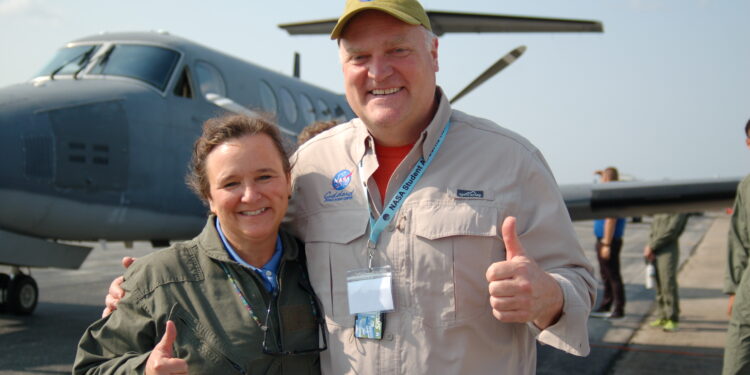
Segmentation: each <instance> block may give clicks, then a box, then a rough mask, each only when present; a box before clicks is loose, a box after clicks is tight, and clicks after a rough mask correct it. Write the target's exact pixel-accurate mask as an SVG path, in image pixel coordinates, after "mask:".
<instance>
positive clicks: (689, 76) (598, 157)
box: [0, 0, 750, 184]
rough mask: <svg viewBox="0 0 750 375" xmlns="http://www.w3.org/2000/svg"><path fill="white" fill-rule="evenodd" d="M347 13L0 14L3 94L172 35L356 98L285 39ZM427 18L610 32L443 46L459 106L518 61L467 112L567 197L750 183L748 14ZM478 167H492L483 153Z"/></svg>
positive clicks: (141, 4) (334, 4)
mask: <svg viewBox="0 0 750 375" xmlns="http://www.w3.org/2000/svg"><path fill="white" fill-rule="evenodd" d="M343 4H344V3H343V1H342V0H325V1H317V2H309V1H302V0H287V1H258V0H224V1H213V2H208V1H204V0H150V1H144V0H130V1H127V2H124V1H110V0H66V1H59V0H0V46H2V56H1V57H0V87H4V86H7V85H10V84H13V83H19V82H23V81H25V80H28V79H30V78H32V77H33V76H34V74H35V73H36V72H37V71H38V70H39V69H41V68H42V67H43V66H44V65H45V64H46V63H47V61H48V60H49V59H50V58H51V57H52V56H53V55H54V53H55V51H56V50H57V49H58V48H60V47H62V46H63V45H64V44H65V43H66V42H68V41H71V40H74V39H77V38H80V37H84V36H88V35H92V34H97V33H99V32H104V31H148V30H166V31H168V32H170V33H172V34H174V35H178V36H181V37H184V38H187V39H190V40H193V41H195V42H198V43H201V44H203V45H207V46H210V47H212V48H214V49H217V50H220V51H222V52H225V53H228V54H230V55H233V56H236V57H239V58H242V59H244V60H247V61H251V62H253V63H256V64H259V65H262V66H265V67H267V68H270V69H273V70H276V71H279V72H282V73H285V74H291V72H292V61H293V54H294V52H299V53H300V54H301V56H302V69H301V70H302V79H303V80H306V81H309V82H311V83H313V84H316V85H318V86H321V87H325V88H328V89H331V90H333V91H335V92H340V93H341V92H343V80H342V75H341V67H340V65H339V62H338V54H337V49H336V43H335V42H333V41H331V40H330V39H328V37H326V36H294V37H293V36H289V35H288V34H287V33H286V32H285V31H283V30H281V29H279V28H278V27H277V25H278V24H281V23H289V22H299V21H307V20H317V19H326V18H335V17H338V15H339V14H340V12H341V10H342V9H343ZM422 4H423V5H424V7H425V8H426V9H428V10H442V11H460V12H477V13H488V14H503V15H522V16H536V17H553V18H574V19H585V20H597V21H600V22H602V23H603V24H604V33H503V34H499V33H498V34H489V33H483V34H475V33H472V34H446V35H444V36H443V37H441V38H440V42H439V43H440V47H439V64H440V72H439V73H438V77H437V79H438V84H439V85H440V86H441V87H442V88H443V89H444V91H445V93H446V94H447V95H448V96H449V97H452V96H454V95H456V94H457V93H458V92H459V91H461V89H463V88H464V87H465V86H466V85H468V83H469V82H471V81H472V80H473V79H474V78H475V77H476V76H478V75H479V74H480V73H481V72H483V71H484V70H485V69H486V68H488V67H489V66H490V65H492V64H493V63H494V62H495V61H496V60H497V59H498V58H500V57H501V56H503V55H504V54H506V53H507V52H509V51H510V50H512V49H513V48H515V47H517V46H519V45H525V46H527V48H528V49H527V51H526V53H525V54H524V55H523V56H522V57H521V58H520V59H519V60H517V61H516V62H515V63H514V64H513V65H511V66H510V67H508V68H507V69H505V70H504V71H503V72H501V73H500V74H498V75H497V76H495V77H494V78H492V79H491V80H490V81H488V82H486V83H485V84H484V85H483V86H481V87H480V88H478V89H476V90H475V91H473V92H472V93H470V94H469V95H467V96H465V97H464V98H462V99H461V100H460V101H458V102H456V104H455V105H454V108H456V109H458V110H461V111H464V112H467V113H469V114H472V115H475V116H480V117H484V118H488V119H490V120H493V121H495V122H496V123H498V124H500V125H501V126H504V127H506V128H509V129H511V130H513V131H515V132H517V133H519V134H521V135H523V136H525V137H526V138H528V139H529V140H530V141H531V142H532V143H534V144H535V145H536V146H537V147H538V148H539V149H540V150H541V151H542V153H543V154H544V156H545V158H546V159H547V162H548V163H549V165H550V167H551V168H552V171H553V172H554V174H555V176H556V178H557V181H558V182H559V183H561V184H570V183H590V182H592V181H593V179H594V175H593V172H594V171H595V170H596V169H601V168H604V167H607V166H616V167H618V169H619V170H620V172H621V174H623V175H627V176H630V177H631V178H634V179H638V180H644V181H656V180H665V179H670V180H680V179H694V178H714V177H739V176H743V175H745V174H748V173H750V150H748V149H747V147H746V146H745V142H744V136H743V128H744V125H745V123H747V121H748V120H749V119H750V22H748V19H747V15H749V14H750V1H739V0H567V1H559V0H536V1H528V0H526V1H523V0H504V1H497V0H478V1H462V2H458V1H453V0H423V1H422ZM479 152H481V151H479Z"/></svg>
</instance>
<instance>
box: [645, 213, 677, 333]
mask: <svg viewBox="0 0 750 375" xmlns="http://www.w3.org/2000/svg"><path fill="white" fill-rule="evenodd" d="M687 220H688V215H687V214H658V215H654V221H652V222H651V236H650V239H649V242H648V245H646V246H645V247H644V248H643V256H644V257H645V258H646V261H647V262H649V263H653V264H655V266H656V310H657V312H656V313H657V319H656V320H654V321H653V322H651V326H652V327H660V328H662V329H663V330H664V331H665V332H674V331H676V330H677V325H678V322H679V321H680V297H679V293H678V286H677V265H678V263H679V260H680V244H679V241H678V240H679V239H680V235H681V234H682V232H683V231H684V230H685V225H687Z"/></svg>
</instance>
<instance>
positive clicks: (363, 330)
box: [354, 312, 385, 340]
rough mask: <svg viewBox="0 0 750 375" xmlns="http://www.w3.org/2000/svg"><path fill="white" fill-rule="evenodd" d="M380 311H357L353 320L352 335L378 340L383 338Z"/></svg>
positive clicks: (381, 314)
mask: <svg viewBox="0 0 750 375" xmlns="http://www.w3.org/2000/svg"><path fill="white" fill-rule="evenodd" d="M383 315H384V314H383V313H382V312H369V313H359V314H357V318H356V319H355V320H354V336H355V337H357V338H360V339H371V340H380V339H382V338H383V323H384V321H385V319H384V316H383Z"/></svg>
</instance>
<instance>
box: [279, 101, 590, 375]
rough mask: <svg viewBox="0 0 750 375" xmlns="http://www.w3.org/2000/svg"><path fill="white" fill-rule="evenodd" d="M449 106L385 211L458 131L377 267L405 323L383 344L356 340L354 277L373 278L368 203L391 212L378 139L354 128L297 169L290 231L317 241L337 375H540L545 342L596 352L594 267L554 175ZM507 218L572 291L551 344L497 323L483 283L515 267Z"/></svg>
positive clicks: (312, 254) (502, 135)
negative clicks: (592, 338) (510, 261)
mask: <svg viewBox="0 0 750 375" xmlns="http://www.w3.org/2000/svg"><path fill="white" fill-rule="evenodd" d="M440 97H441V100H440V105H439V108H438V111H437V113H436V115H435V117H434V118H433V120H432V122H431V123H430V124H429V126H428V127H427V128H426V129H425V130H424V132H423V133H422V135H421V137H420V138H419V140H418V141H417V143H416V145H415V147H414V148H413V149H412V150H411V152H410V153H409V154H408V155H407V156H406V158H405V160H404V161H403V162H402V163H401V165H400V166H399V167H398V168H397V169H396V171H395V172H394V173H393V176H392V177H391V182H390V183H389V186H388V189H387V193H386V204H387V202H388V200H389V198H390V197H391V196H392V195H393V194H394V193H395V192H396V191H397V190H398V188H399V185H400V184H401V183H402V182H403V181H404V180H405V178H406V177H407V175H408V174H409V173H410V171H411V169H412V167H413V166H414V164H415V163H416V162H417V161H418V160H419V158H420V157H424V158H425V160H426V159H427V157H428V155H429V153H430V151H431V150H432V148H433V146H434V144H435V142H436V141H437V139H438V138H439V136H440V134H441V132H442V130H443V128H444V127H445V125H446V123H447V122H448V121H449V120H450V121H451V128H450V130H449V132H448V134H447V136H446V138H445V141H444V143H443V145H442V148H440V150H439V151H438V153H437V155H436V156H435V158H434V160H433V162H432V164H431V165H430V166H429V167H428V169H427V171H426V172H425V174H424V176H423V177H422V179H421V180H420V181H419V183H418V184H417V185H416V187H415V189H414V191H413V192H412V194H411V195H409V196H408V197H407V198H406V199H405V201H404V203H403V206H402V207H401V209H400V210H399V211H398V213H397V215H396V217H395V218H394V219H393V221H392V222H391V225H389V226H388V227H387V228H386V229H385V230H384V231H383V233H382V234H381V235H380V238H379V241H378V245H377V248H376V250H375V254H374V262H373V266H385V265H389V266H391V268H392V269H393V293H394V300H395V311H394V312H389V313H387V314H386V316H385V327H384V330H385V331H384V335H383V337H384V338H383V339H382V340H367V339H358V338H355V337H354V330H353V326H354V317H353V316H352V315H350V314H349V311H348V302H347V290H346V289H347V284H346V273H347V271H350V270H355V269H363V268H366V267H367V261H368V255H367V249H366V246H367V245H366V243H367V239H368V233H369V224H368V221H369V219H368V216H369V211H368V207H367V205H368V204H370V206H371V207H372V211H373V215H378V214H379V213H380V210H381V208H382V207H381V204H380V195H379V193H378V189H377V187H376V186H375V182H374V179H373V178H372V174H373V172H374V171H375V170H376V169H377V167H378V161H377V158H376V155H375V153H374V145H373V139H372V137H371V136H370V135H369V133H368V132H367V129H366V128H365V125H364V124H363V123H362V121H360V120H359V119H354V120H352V121H350V122H348V123H346V124H342V125H339V126H337V127H335V128H333V129H332V130H329V131H327V132H324V133H322V134H320V135H319V136H317V137H316V138H314V139H313V140H311V141H309V142H307V143H306V144H305V145H303V146H302V147H301V148H300V149H299V150H298V151H297V153H296V154H295V156H294V157H293V163H294V164H293V165H294V167H293V171H292V175H293V177H292V178H293V185H294V197H293V202H292V204H291V205H290V215H289V217H288V220H289V222H288V224H290V229H291V230H292V231H293V232H294V233H296V234H297V235H298V236H300V238H302V239H303V240H304V241H305V243H306V249H307V258H308V267H309V273H310V277H311V279H312V284H313V287H314V288H315V291H316V293H317V294H318V295H319V296H320V299H321V301H322V304H323V307H324V309H325V314H326V319H327V323H328V330H329V333H330V340H329V350H328V351H327V352H325V353H323V354H322V357H321V363H322V367H323V372H324V373H326V374H349V373H351V374H533V373H535V370H536V344H535V339H537V340H539V341H541V342H543V343H545V344H549V345H552V346H554V347H557V348H559V349H562V350H564V351H566V352H569V353H573V354H576V355H586V354H588V352H589V344H588V332H587V326H586V323H587V317H588V313H589V311H590V309H591V305H592V303H593V300H594V296H595V282H594V278H593V276H592V268H591V265H590V264H589V263H588V262H587V260H586V258H585V256H584V254H583V252H582V250H581V248H580V245H579V243H578V240H577V239H576V235H575V232H574V230H573V226H572V224H571V221H570V218H569V216H568V212H567V210H566V208H565V204H564V202H563V200H562V196H561V195H560V193H559V191H558V188H557V184H556V183H555V180H554V177H553V176H552V173H551V172H550V169H549V167H548V165H547V163H546V162H545V160H544V159H543V157H542V155H541V153H540V152H539V151H538V150H537V149H536V148H535V147H534V146H533V145H531V144H530V143H529V142H528V141H527V140H526V139H524V138H522V137H520V136H519V135H517V134H515V133H513V132H511V131H509V130H507V129H504V128H501V127H499V126H498V125H496V124H494V123H492V122H490V121H487V120H483V119H479V118H475V117H471V116H468V115H466V114H464V113H461V112H459V111H455V110H452V109H451V108H450V105H449V103H448V101H447V99H446V98H445V95H443V94H442V92H440ZM360 161H361V162H362V167H361V168H360V167H359V166H358V165H359V163H360ZM360 170H361V171H362V173H361V174H360ZM363 181H364V183H363ZM364 185H366V189H368V192H369V199H368V196H367V195H365V193H364V192H365V187H364ZM368 202H369V203H368ZM506 216H516V217H517V220H518V221H517V230H518V233H519V236H520V240H521V243H522V244H523V246H524V247H525V249H526V251H527V255H528V256H530V257H532V258H533V259H534V260H535V261H536V262H538V263H539V265H540V266H541V267H542V268H543V269H545V270H546V271H547V272H549V273H550V274H551V275H552V276H553V277H554V278H555V279H556V280H557V281H558V282H559V284H560V286H561V288H562V291H563V295H564V299H565V302H564V306H563V314H562V317H561V318H560V320H559V321H558V322H557V323H556V324H555V325H553V326H551V327H548V328H547V329H545V330H544V331H541V332H540V331H539V330H538V329H537V328H536V327H535V326H534V325H533V324H531V323H529V324H509V323H501V322H499V321H498V320H496V319H495V318H494V317H493V315H492V308H491V307H490V305H489V290H488V284H487V280H486V279H485V272H486V271H487V268H488V267H489V266H490V264H491V263H493V262H497V261H500V260H504V259H505V246H504V245H503V241H502V239H501V237H500V233H501V232H500V228H501V224H502V221H503V219H504V218H505V217H506Z"/></svg>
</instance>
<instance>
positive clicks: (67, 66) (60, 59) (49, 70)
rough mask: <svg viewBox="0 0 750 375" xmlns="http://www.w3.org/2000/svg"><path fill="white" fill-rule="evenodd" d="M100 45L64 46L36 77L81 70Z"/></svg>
mask: <svg viewBox="0 0 750 375" xmlns="http://www.w3.org/2000/svg"><path fill="white" fill-rule="evenodd" d="M99 46H100V45H98V44H97V45H82V46H74V47H68V48H63V49H61V50H59V51H57V53H56V54H55V56H54V57H53V58H52V61H50V62H49V63H48V64H47V65H46V66H45V67H44V68H42V70H41V71H40V72H39V73H38V74H37V75H36V77H41V76H48V75H52V74H53V73H54V74H60V75H62V74H73V73H75V72H77V71H79V70H81V69H82V68H83V67H84V66H86V64H87V63H88V61H89V58H90V57H91V56H93V55H94V53H95V52H96V50H97V49H98V48H99Z"/></svg>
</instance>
